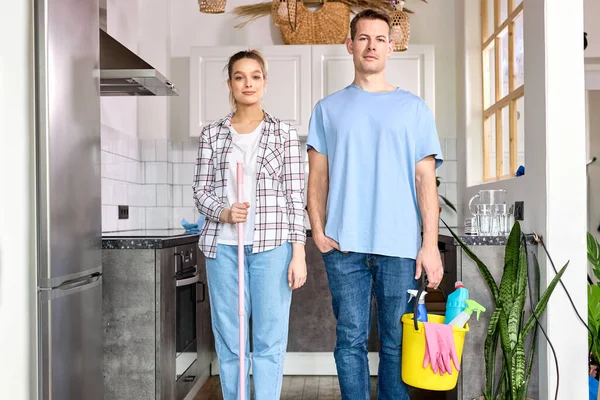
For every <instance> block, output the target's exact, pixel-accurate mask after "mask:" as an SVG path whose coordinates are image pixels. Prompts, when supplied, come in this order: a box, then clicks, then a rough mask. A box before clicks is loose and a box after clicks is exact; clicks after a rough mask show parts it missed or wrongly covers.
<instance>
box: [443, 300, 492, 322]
mask: <svg viewBox="0 0 600 400" xmlns="http://www.w3.org/2000/svg"><path fill="white" fill-rule="evenodd" d="M465 303H466V304H467V307H466V308H465V309H464V311H462V312H461V313H460V314H458V315H457V316H456V318H454V319H453V320H452V321H450V324H449V325H451V326H456V327H457V328H464V326H465V324H466V323H467V321H469V319H470V318H471V314H473V311H475V312H476V313H477V321H479V314H480V313H481V312H485V307H483V306H482V305H481V304H479V303H478V302H476V301H475V300H465Z"/></svg>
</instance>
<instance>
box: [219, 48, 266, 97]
mask: <svg viewBox="0 0 600 400" xmlns="http://www.w3.org/2000/svg"><path fill="white" fill-rule="evenodd" d="M228 85H229V90H231V92H232V93H233V97H234V98H235V100H236V102H237V104H238V106H239V105H240V104H243V105H246V106H249V105H253V104H255V103H260V101H261V100H262V97H263V92H264V89H265V87H266V85H267V81H266V78H265V76H264V75H263V72H262V69H261V67H260V64H259V63H258V62H257V61H256V60H253V59H251V58H244V59H241V60H238V61H236V62H235V64H233V68H232V69H231V79H230V80H229V81H228Z"/></svg>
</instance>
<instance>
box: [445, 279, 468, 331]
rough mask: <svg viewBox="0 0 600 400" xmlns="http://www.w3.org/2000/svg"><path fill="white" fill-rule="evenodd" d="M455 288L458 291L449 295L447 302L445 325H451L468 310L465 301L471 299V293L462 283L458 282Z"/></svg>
mask: <svg viewBox="0 0 600 400" xmlns="http://www.w3.org/2000/svg"><path fill="white" fill-rule="evenodd" d="M454 287H455V288H456V290H454V292H452V293H450V294H449V295H448V300H447V301H446V316H445V317H444V324H449V323H450V321H452V320H453V319H454V318H456V316H457V315H458V314H460V313H461V312H462V311H463V310H464V309H465V308H467V303H465V300H468V299H469V291H468V290H467V288H466V287H465V286H464V285H463V283H462V282H461V281H457V282H456V284H455V285H454Z"/></svg>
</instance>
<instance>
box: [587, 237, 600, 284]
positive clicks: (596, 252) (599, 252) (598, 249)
mask: <svg viewBox="0 0 600 400" xmlns="http://www.w3.org/2000/svg"><path fill="white" fill-rule="evenodd" d="M587 250H588V252H587V255H588V261H589V262H590V263H591V264H592V265H593V266H594V267H596V268H600V244H598V241H597V240H596V238H595V237H594V236H593V235H592V234H591V233H589V232H588V233H587ZM594 273H596V271H595V270H594ZM596 278H598V275H596ZM598 279H600V278H598Z"/></svg>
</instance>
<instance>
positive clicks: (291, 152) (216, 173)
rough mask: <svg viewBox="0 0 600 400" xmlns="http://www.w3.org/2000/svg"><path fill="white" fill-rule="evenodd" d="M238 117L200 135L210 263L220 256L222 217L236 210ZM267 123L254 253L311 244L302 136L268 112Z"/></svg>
mask: <svg viewBox="0 0 600 400" xmlns="http://www.w3.org/2000/svg"><path fill="white" fill-rule="evenodd" d="M232 116H233V113H231V114H229V115H227V116H226V117H225V118H223V119H221V120H219V121H216V122H213V123H212V124H210V125H208V126H205V127H204V128H203V129H202V133H201V134H200V144H199V148H198V158H197V160H196V173H195V176H194V184H193V191H194V200H195V201H196V208H197V209H198V211H199V212H200V213H201V214H203V215H205V216H206V220H205V222H204V226H203V227H202V230H201V231H200V241H199V247H200V249H201V250H202V252H203V253H204V255H205V256H206V257H209V258H214V257H215V256H216V254H217V242H218V238H219V232H220V226H221V224H222V222H220V221H219V216H220V215H221V213H222V212H223V210H224V209H225V208H228V207H230V206H231V204H228V203H227V190H226V189H227V185H228V183H227V171H228V169H229V161H228V158H229V157H228V156H229V153H230V152H231V134H230V130H229V128H230V127H231V117H232ZM264 121H265V123H264V125H263V130H262V136H261V138H260V143H259V146H258V156H257V171H256V172H257V173H256V216H255V224H254V242H253V246H252V252H253V253H258V252H262V251H266V250H271V249H274V248H276V247H278V246H280V245H281V244H283V243H284V242H285V241H288V242H300V243H304V242H305V241H306V227H305V226H304V218H305V213H304V164H303V160H302V156H301V150H300V142H299V141H298V134H297V132H296V130H295V129H293V128H291V127H290V125H289V124H288V123H285V122H281V121H280V120H278V119H276V118H274V117H273V116H271V115H270V114H268V113H266V112H265V118H264ZM234 184H235V183H234Z"/></svg>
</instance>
